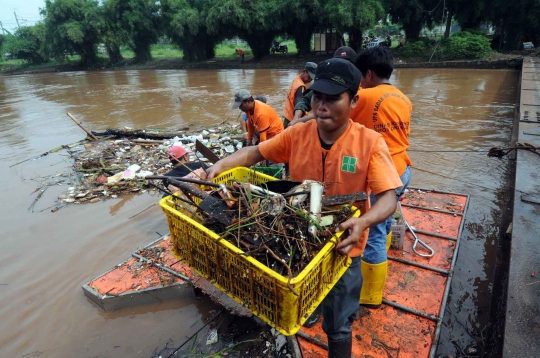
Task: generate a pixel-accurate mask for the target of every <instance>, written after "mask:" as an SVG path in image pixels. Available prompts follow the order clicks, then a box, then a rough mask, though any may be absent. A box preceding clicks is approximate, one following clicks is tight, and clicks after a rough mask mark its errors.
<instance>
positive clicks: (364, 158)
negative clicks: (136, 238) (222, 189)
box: [259, 120, 402, 257]
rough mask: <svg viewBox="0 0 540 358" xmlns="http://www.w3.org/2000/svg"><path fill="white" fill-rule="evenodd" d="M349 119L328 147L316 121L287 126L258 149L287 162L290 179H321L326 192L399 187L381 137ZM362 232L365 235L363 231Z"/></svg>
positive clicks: (360, 248)
mask: <svg viewBox="0 0 540 358" xmlns="http://www.w3.org/2000/svg"><path fill="white" fill-rule="evenodd" d="M349 122H350V124H349V127H348V128H347V130H346V131H345V133H343V135H342V136H341V137H339V139H338V140H337V141H336V142H335V143H334V144H333V145H332V148H330V150H325V149H323V148H322V147H321V143H320V140H319V132H318V128H317V122H316V121H308V122H306V123H299V124H297V125H295V126H293V127H288V128H287V129H286V130H285V131H283V132H282V133H281V134H280V135H278V136H277V137H275V138H273V139H272V140H269V141H266V142H264V143H261V144H260V145H259V150H260V152H261V154H262V155H263V157H265V158H266V159H269V160H270V161H272V162H274V163H289V168H290V172H291V179H292V180H296V181H303V180H306V179H311V180H317V181H321V182H325V183H326V184H327V186H326V188H325V190H326V195H341V194H352V193H355V192H358V191H364V192H368V188H370V189H371V190H372V191H373V192H374V193H375V194H380V193H382V192H384V191H387V190H391V189H395V188H398V187H400V186H401V185H402V183H401V180H400V179H399V176H398V174H397V172H396V169H395V168H394V164H393V163H392V159H391V158H390V153H389V152H388V147H387V146H386V144H385V142H384V139H383V138H382V136H381V135H380V134H377V133H376V132H374V131H372V130H370V129H367V128H366V127H364V126H362V125H360V124H358V123H353V122H352V121H351V120H349ZM364 235H365V237H367V230H366V232H365V233H364ZM363 251H364V247H363V246H360V245H359V246H357V247H355V248H353V250H352V251H351V253H350V254H349V255H350V256H351V257H356V256H359V255H360V254H361V253H362V252H363Z"/></svg>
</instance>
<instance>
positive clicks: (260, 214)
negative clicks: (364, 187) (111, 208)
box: [169, 178, 356, 278]
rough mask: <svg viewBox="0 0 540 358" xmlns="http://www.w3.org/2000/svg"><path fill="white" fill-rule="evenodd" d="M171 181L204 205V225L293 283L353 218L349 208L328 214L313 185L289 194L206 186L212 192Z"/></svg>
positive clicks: (234, 184) (247, 186)
mask: <svg viewBox="0 0 540 358" xmlns="http://www.w3.org/2000/svg"><path fill="white" fill-rule="evenodd" d="M169 180H170V181H171V183H172V184H173V185H177V186H179V187H180V188H181V189H182V191H183V192H184V193H188V195H189V196H194V197H195V198H196V200H198V201H199V203H198V204H197V207H198V208H199V209H201V210H200V214H201V216H202V218H203V220H202V221H201V223H202V224H203V225H204V226H205V227H206V228H207V229H210V230H212V231H213V232H215V233H216V234H218V235H219V236H220V237H221V238H223V239H225V240H227V241H228V242H230V243H231V244H233V245H235V246H236V247H238V248H239V249H241V250H242V251H243V252H244V253H243V255H245V256H250V257H253V258H255V259H257V260H258V261H259V262H261V263H263V264H264V265H266V266H267V267H269V268H271V269H272V270H274V271H275V272H277V273H278V274H280V275H284V276H287V277H289V278H292V277H295V276H296V275H298V274H299V273H300V272H301V271H302V270H303V269H304V268H305V267H306V266H307V264H308V263H309V262H310V261H311V260H312V259H313V257H315V255H316V254H317V253H318V252H319V251H320V250H321V249H322V247H323V246H324V245H325V244H326V243H327V242H328V240H329V239H331V238H332V237H333V236H334V233H335V231H336V228H337V226H338V225H339V224H340V223H342V222H344V221H345V220H347V219H348V218H350V217H351V216H352V215H353V214H354V213H353V212H352V211H351V207H350V206H348V205H347V206H342V207H337V208H326V207H325V208H324V209H323V208H322V202H323V185H322V184H321V183H319V182H316V181H312V180H307V181H304V182H303V183H300V184H298V183H296V184H298V185H295V186H293V187H292V189H290V188H289V190H288V191H287V192H285V193H278V192H274V191H270V190H269V189H268V188H266V187H265V185H264V184H260V185H255V184H252V183H249V182H241V181H238V180H236V181H235V180H233V181H231V182H229V183H227V185H224V184H213V183H207V184H210V185H211V188H212V189H215V190H213V191H212V192H210V193H207V192H203V191H202V190H200V189H198V188H194V187H192V184H187V183H182V184H183V185H179V183H178V181H182V180H185V179H183V178H172V180H171V179H169ZM173 181H174V182H173ZM191 181H192V182H193V181H194V180H191ZM276 183H278V182H277V181H276V182H273V184H276ZM277 187H278V185H273V186H272V188H277ZM283 187H287V185H283ZM274 190H275V189H274ZM195 198H192V200H194V199H195ZM355 210H356V209H355Z"/></svg>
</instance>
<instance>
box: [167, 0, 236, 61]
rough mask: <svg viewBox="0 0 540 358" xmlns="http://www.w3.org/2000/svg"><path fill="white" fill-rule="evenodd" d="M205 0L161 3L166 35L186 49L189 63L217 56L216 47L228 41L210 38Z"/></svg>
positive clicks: (218, 34)
mask: <svg viewBox="0 0 540 358" xmlns="http://www.w3.org/2000/svg"><path fill="white" fill-rule="evenodd" d="M205 5H207V2H206V1H204V0H161V12H162V17H163V23H164V31H165V34H166V35H167V36H168V37H169V38H170V39H171V40H172V42H173V43H174V44H175V45H176V46H178V47H179V48H181V49H182V52H183V53H184V60H185V61H204V60H208V59H211V58H214V56H215V47H216V45H217V44H218V43H219V42H220V41H222V40H223V39H224V38H225V37H224V35H223V34H221V33H213V34H209V33H208V29H207V26H206V14H207V6H205Z"/></svg>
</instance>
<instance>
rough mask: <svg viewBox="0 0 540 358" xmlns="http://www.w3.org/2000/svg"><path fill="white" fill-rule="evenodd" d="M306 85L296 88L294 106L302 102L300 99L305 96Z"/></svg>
mask: <svg viewBox="0 0 540 358" xmlns="http://www.w3.org/2000/svg"><path fill="white" fill-rule="evenodd" d="M305 89H306V87H304V86H300V87H298V89H297V90H296V92H295V94H294V101H293V104H294V107H295V108H296V105H297V104H298V102H300V100H301V99H302V97H304V91H305Z"/></svg>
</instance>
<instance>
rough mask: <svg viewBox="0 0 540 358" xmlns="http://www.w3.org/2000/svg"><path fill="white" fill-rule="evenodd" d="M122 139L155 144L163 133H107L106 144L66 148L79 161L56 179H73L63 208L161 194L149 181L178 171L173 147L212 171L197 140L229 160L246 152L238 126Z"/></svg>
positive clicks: (62, 197)
mask: <svg viewBox="0 0 540 358" xmlns="http://www.w3.org/2000/svg"><path fill="white" fill-rule="evenodd" d="M111 132H112V135H111ZM119 133H122V134H133V133H137V134H143V135H144V134H145V133H146V134H148V135H147V136H148V137H150V138H156V137H159V133H164V132H160V131H131V130H129V129H127V130H119V131H115V130H108V131H107V132H104V133H101V134H100V135H101V139H100V140H99V141H97V142H87V143H85V144H84V145H80V146H77V147H75V148H67V147H68V146H65V147H66V149H67V150H68V152H69V154H70V156H71V158H72V159H73V160H74V162H73V172H70V173H66V174H58V175H57V176H65V177H68V178H71V181H70V182H69V183H70V186H69V188H68V190H67V192H66V193H64V194H62V195H60V196H59V197H58V199H59V203H61V204H62V203H64V204H72V203H87V202H90V203H95V202H98V201H100V200H102V199H106V198H118V197H120V196H123V195H128V194H132V193H137V192H144V191H147V190H151V191H156V190H157V189H155V188H153V187H149V186H147V185H146V184H147V183H146V181H145V180H144V178H145V177H147V176H149V175H163V174H165V173H167V172H168V171H170V170H172V167H173V165H172V164H171V162H170V160H169V159H168V156H167V152H168V148H169V147H171V146H172V145H174V144H181V145H182V146H184V147H185V148H187V149H190V150H191V151H192V153H190V161H192V162H193V161H195V162H196V161H200V162H203V163H206V164H207V165H210V164H211V163H208V159H207V158H205V157H204V156H202V155H201V154H200V153H198V152H196V151H195V142H196V141H197V140H198V141H200V142H202V143H203V144H204V145H205V146H207V147H208V148H210V149H211V150H212V151H213V152H214V153H215V154H216V155H218V156H219V157H225V156H227V155H230V154H232V153H234V152H235V151H237V150H238V149H241V148H242V147H243V146H244V139H243V136H242V132H241V130H240V129H239V125H238V124H233V125H220V126H217V127H215V128H207V129H204V130H201V131H198V132H190V133H182V134H178V135H176V136H174V137H172V138H164V139H148V138H141V137H135V138H118V136H119V135H121V134H119ZM156 133H157V134H156ZM163 136H165V137H166V136H167V135H166V134H163ZM51 185H52V184H51Z"/></svg>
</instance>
